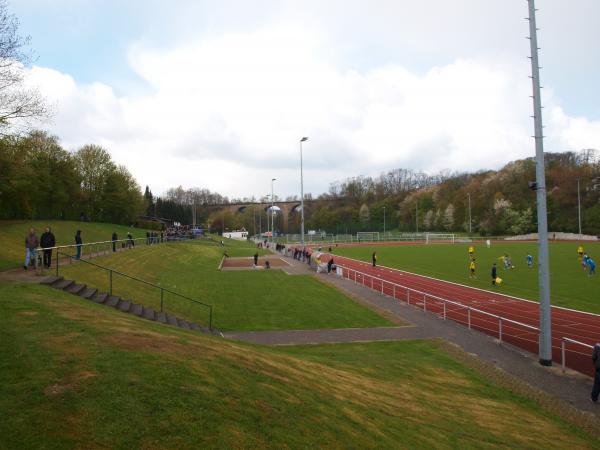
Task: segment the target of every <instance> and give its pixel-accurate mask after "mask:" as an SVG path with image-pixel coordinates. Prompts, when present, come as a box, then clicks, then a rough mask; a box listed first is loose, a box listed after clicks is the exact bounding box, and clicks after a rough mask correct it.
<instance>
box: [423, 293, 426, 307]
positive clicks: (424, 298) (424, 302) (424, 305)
mask: <svg viewBox="0 0 600 450" xmlns="http://www.w3.org/2000/svg"><path fill="white" fill-rule="evenodd" d="M423 311H427V296H426V295H425V294H423Z"/></svg>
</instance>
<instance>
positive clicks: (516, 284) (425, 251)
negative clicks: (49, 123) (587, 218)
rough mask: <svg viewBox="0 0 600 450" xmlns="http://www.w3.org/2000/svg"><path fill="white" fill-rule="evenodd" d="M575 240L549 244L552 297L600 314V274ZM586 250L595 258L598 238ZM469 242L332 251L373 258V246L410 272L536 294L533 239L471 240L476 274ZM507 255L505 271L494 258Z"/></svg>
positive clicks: (599, 255) (387, 262)
mask: <svg viewBox="0 0 600 450" xmlns="http://www.w3.org/2000/svg"><path fill="white" fill-rule="evenodd" d="M577 246H578V244H577V243H576V242H573V243H569V242H551V243H550V283H551V296H552V298H551V301H552V304H553V305H555V306H563V307H566V308H573V309H578V310H581V311H588V312H593V313H600V302H598V295H597V292H598V288H600V279H599V278H598V277H597V276H596V277H588V276H587V272H585V271H584V270H583V269H582V267H581V263H580V262H579V261H578V260H577V252H576V250H577ZM583 246H584V249H585V251H586V252H588V254H589V255H590V256H592V257H593V258H594V260H595V261H596V262H598V261H599V260H600V243H585V244H583ZM468 247H469V244H435V245H390V246H377V247H375V246H374V247H368V246H366V247H338V248H335V249H334V253H336V254H339V255H342V256H348V257H351V258H356V259H360V260H363V261H369V262H370V261H371V255H372V253H373V251H377V255H378V264H379V265H382V266H388V267H394V268H398V269H402V270H406V271H409V272H414V273H418V274H421V275H428V276H431V277H434V278H439V279H442V280H448V281H453V282H457V283H462V284H465V285H468V286H473V287H477V288H482V289H488V290H492V289H493V290H494V291H496V292H502V293H505V294H509V295H514V296H517V297H522V298H526V299H529V300H535V301H537V300H539V298H538V295H539V294H538V279H537V276H538V273H537V265H536V261H537V244H535V243H524V242H513V243H509V242H506V243H496V242H494V243H492V246H491V248H489V249H488V248H487V247H486V246H485V244H476V245H475V259H476V264H477V270H476V274H477V279H470V278H469V270H468V265H469V255H468ZM527 252H531V254H532V255H533V257H534V265H533V267H527V263H526V259H525V257H526V256H527ZM504 254H508V255H509V256H510V257H511V260H512V263H513V265H514V266H515V269H510V270H504V269H503V268H502V261H501V260H499V259H498V258H499V257H501V256H503V255H504ZM494 262H495V263H497V266H498V276H500V277H501V278H502V279H503V283H502V285H501V286H497V287H495V288H492V285H491V268H492V264H493V263H494Z"/></svg>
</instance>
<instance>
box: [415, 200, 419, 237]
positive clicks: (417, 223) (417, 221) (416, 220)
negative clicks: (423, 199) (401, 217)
mask: <svg viewBox="0 0 600 450" xmlns="http://www.w3.org/2000/svg"><path fill="white" fill-rule="evenodd" d="M415 225H416V227H417V234H418V233H419V202H418V201H417V203H415Z"/></svg>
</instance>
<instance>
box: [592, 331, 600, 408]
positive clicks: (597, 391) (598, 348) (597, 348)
mask: <svg viewBox="0 0 600 450" xmlns="http://www.w3.org/2000/svg"><path fill="white" fill-rule="evenodd" d="M592 362H593V363H594V368H595V369H596V372H595V375H594V387H593V388H592V401H593V402H594V403H597V402H598V395H600V342H599V343H597V344H596V345H594V351H593V352H592Z"/></svg>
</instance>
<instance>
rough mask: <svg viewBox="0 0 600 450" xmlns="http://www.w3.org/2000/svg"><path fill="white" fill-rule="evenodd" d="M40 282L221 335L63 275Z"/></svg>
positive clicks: (158, 319)
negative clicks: (68, 278) (67, 278)
mask: <svg viewBox="0 0 600 450" xmlns="http://www.w3.org/2000/svg"><path fill="white" fill-rule="evenodd" d="M41 284H44V285H47V286H51V287H53V288H55V289H60V290H62V291H65V292H68V293H69V294H73V295H77V296H78V297H81V298H83V299H86V300H90V301H92V302H95V303H99V304H103V305H106V306H110V307H112V308H115V309H117V310H118V311H121V312H124V313H128V314H133V315H134V316H137V317H142V318H144V319H147V320H153V321H155V322H159V323H162V324H165V325H171V326H174V327H178V328H183V329H184V330H191V331H195V332H198V333H205V334H214V335H216V336H219V335H221V334H220V333H219V331H218V330H216V329H213V330H210V329H209V328H208V327H206V326H203V325H199V324H197V323H194V322H189V321H187V320H185V319H181V318H179V317H176V316H174V315H172V314H167V313H165V312H160V311H155V310H154V309H152V308H149V307H146V306H144V305H140V304H137V303H134V302H133V301H131V300H124V299H122V298H121V297H118V296H116V295H110V294H108V293H106V292H99V291H98V289H96V288H92V287H88V286H87V285H85V284H78V283H76V282H75V281H73V280H65V279H64V278H63V277H55V276H48V277H45V278H44V279H43V280H42V281H41Z"/></svg>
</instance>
